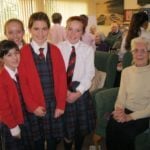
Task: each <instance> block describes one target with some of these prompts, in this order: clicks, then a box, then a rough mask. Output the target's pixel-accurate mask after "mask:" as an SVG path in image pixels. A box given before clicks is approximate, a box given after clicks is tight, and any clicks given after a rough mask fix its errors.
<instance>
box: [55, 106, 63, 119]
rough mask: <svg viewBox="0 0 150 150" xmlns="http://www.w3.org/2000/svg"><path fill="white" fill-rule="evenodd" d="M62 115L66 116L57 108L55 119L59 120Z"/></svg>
mask: <svg viewBox="0 0 150 150" xmlns="http://www.w3.org/2000/svg"><path fill="white" fill-rule="evenodd" d="M62 114H64V110H62V109H58V108H57V109H55V114H54V118H58V117H60V116H61V115H62Z"/></svg>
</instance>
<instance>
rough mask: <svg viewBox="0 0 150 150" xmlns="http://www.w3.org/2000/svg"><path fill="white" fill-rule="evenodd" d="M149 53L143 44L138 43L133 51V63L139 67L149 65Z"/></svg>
mask: <svg viewBox="0 0 150 150" xmlns="http://www.w3.org/2000/svg"><path fill="white" fill-rule="evenodd" d="M148 60H149V52H148V51H147V49H146V46H145V45H144V44H143V43H136V45H135V48H134V50H133V61H134V63H135V65H136V66H137V67H143V66H146V65H147V64H148Z"/></svg>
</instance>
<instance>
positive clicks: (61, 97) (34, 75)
mask: <svg viewBox="0 0 150 150" xmlns="http://www.w3.org/2000/svg"><path fill="white" fill-rule="evenodd" d="M49 46H50V49H51V50H50V53H51V59H52V68H53V78H54V90H55V97H56V108H59V109H65V104H66V97H67V82H66V71H65V64H64V61H63V57H62V55H61V53H60V51H59V49H58V48H57V47H56V46H54V45H49ZM19 75H20V82H21V88H22V93H23V96H24V100H25V103H26V105H27V108H28V110H29V111H30V112H33V111H34V110H35V109H36V108H37V107H38V106H43V107H45V100H44V95H43V90H42V86H41V83H40V78H39V75H38V72H37V69H36V66H35V63H34V60H33V57H32V52H31V47H30V46H29V45H28V44H27V45H25V46H24V47H23V48H22V49H21V62H20V66H19Z"/></svg>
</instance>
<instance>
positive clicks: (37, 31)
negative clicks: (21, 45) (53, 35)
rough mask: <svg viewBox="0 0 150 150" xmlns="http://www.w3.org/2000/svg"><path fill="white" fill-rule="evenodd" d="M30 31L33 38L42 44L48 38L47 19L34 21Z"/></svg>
mask: <svg viewBox="0 0 150 150" xmlns="http://www.w3.org/2000/svg"><path fill="white" fill-rule="evenodd" d="M29 31H30V34H31V37H32V40H34V41H35V42H36V43H37V44H38V45H42V44H43V43H44V42H45V41H46V40H47V37H48V33H49V28H48V25H47V23H46V22H45V21H43V20H37V21H34V23H33V25H32V27H31V28H30V29H29Z"/></svg>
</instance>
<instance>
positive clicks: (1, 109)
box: [0, 82, 17, 128]
mask: <svg viewBox="0 0 150 150" xmlns="http://www.w3.org/2000/svg"><path fill="white" fill-rule="evenodd" d="M12 114H13V113H12V110H11V104H9V101H8V98H7V91H6V89H5V88H4V86H3V84H2V82H0V121H1V122H3V123H4V124H5V125H7V126H8V127H9V128H14V127H15V126H16V125H17V123H16V120H15V118H14V117H13V115H12Z"/></svg>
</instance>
